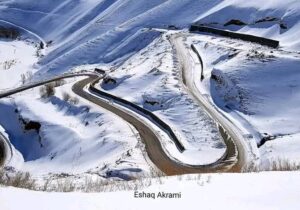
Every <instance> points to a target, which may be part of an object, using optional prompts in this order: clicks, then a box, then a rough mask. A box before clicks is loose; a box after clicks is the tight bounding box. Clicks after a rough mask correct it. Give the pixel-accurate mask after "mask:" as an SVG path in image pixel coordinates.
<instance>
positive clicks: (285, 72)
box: [0, 0, 300, 209]
mask: <svg viewBox="0 0 300 210" xmlns="http://www.w3.org/2000/svg"><path fill="white" fill-rule="evenodd" d="M192 24H197V25H199V26H208V27H214V28H218V29H222V30H230V31H235V32H238V33H243V34H249V35H256V36H260V37H264V38H269V39H274V40H278V41H279V43H280V44H279V47H278V48H270V47H266V46H262V45H260V44H257V43H253V42H247V41H242V40H239V39H232V38H226V37H223V36H220V35H214V34H209V33H202V32H193V33H192V32H190V31H189V28H190V26H191V25H192ZM13 33H16V34H17V38H16V37H13V35H14V34H13ZM299 36H300V1H299V0H286V1H281V0H266V1H264V2H263V3H262V1H259V0H252V1H244V0H151V1H149V0H139V1H136V0H64V1H61V0H43V1H36V0H2V1H0V96H1V94H2V93H6V92H7V91H8V90H11V89H14V88H17V87H20V86H23V85H26V84H34V82H37V81H41V80H45V79H49V78H52V77H54V76H61V75H65V73H76V72H82V70H85V72H90V73H92V74H94V75H93V76H95V72H96V73H97V75H96V76H98V77H99V81H98V82H97V83H95V88H97V89H98V90H100V91H103V92H105V93H106V94H112V95H113V97H108V96H106V98H105V97H103V95H102V96H101V94H99V92H98V93H96V92H93V91H91V90H90V89H89V87H90V85H91V84H92V82H93V81H92V76H84V77H83V76H80V77H78V75H77V76H76V77H75V76H74V77H72V78H68V79H63V80H57V81H55V82H52V83H51V84H49V85H48V86H47V85H42V86H38V87H35V88H31V89H29V90H26V91H22V92H20V93H17V94H14V95H11V96H9V97H4V98H0V132H1V136H0V141H3V139H5V140H7V141H8V142H10V143H11V148H12V151H11V152H12V159H11V160H8V161H7V162H8V163H7V164H6V165H5V166H6V167H5V168H4V169H3V170H4V171H5V172H6V173H7V174H8V176H7V177H9V176H10V175H12V174H17V172H18V171H22V172H30V174H31V175H32V176H33V178H34V179H36V180H38V184H40V185H41V186H43V184H45V183H47V180H50V178H51V179H56V178H57V179H59V180H60V179H64V178H66V179H68V178H74V179H75V180H76V181H75V183H76V184H78V185H82V184H83V183H84V180H85V179H86V178H91V179H100V180H101V181H103V180H105V181H120V180H127V181H128V180H135V179H139V178H141V177H147V178H149V177H153V176H157V175H158V174H161V172H162V171H164V172H165V174H169V175H170V174H172V175H173V174H178V173H180V174H183V173H187V172H188V171H189V170H186V171H185V170H184V169H186V168H188V169H191V171H193V170H198V172H199V171H200V172H201V173H202V172H215V171H217V172H241V171H243V170H247V169H248V168H247V167H249V166H253V167H254V168H252V170H256V169H257V170H258V168H259V169H260V170H270V169H271V168H272V166H274V163H276V161H283V162H284V163H287V164H295V165H299V164H300V152H299V151H300V141H299V140H300V139H299V137H300V127H299V123H298V122H299V120H298V118H299V115H300V106H299V105H300V99H299V97H300V86H299V80H300V72H299V65H300V40H299V38H298V37H299ZM197 53H198V54H197ZM202 67H203V68H202ZM99 72H101V74H100V73H99ZM102 76H103V78H102ZM83 79H86V80H88V79H91V81H90V82H89V83H86V84H85V85H83V86H82V87H81V89H80V88H79V86H80V85H78V84H79V83H80V82H82V81H84V80H83ZM51 85H52V87H50V86H51ZM47 88H50V89H47ZM51 88H52V89H51ZM76 88H79V89H80V91H82V95H81V96H80V94H78V93H77V94H76V93H75V89H76ZM116 98H118V99H119V100H125V101H127V102H128V103H125V104H122V103H118V102H117V100H115V99H116ZM99 101H101V103H100V102H99ZM97 102H98V103H97ZM129 103H134V104H135V105H138V106H139V107H140V108H141V109H138V111H137V110H134V108H132V107H131V106H130V105H128V104H129ZM142 109H143V110H147V111H150V112H151V114H153V116H156V117H157V119H159V120H160V121H162V122H163V123H165V125H167V126H168V127H169V130H168V129H166V126H162V125H161V124H157V120H155V119H153V118H151V119H150V118H149V117H148V116H147V115H146V114H145V112H143V111H140V110H142ZM170 130H171V132H170ZM172 132H173V134H174V135H172ZM174 136H175V137H174ZM174 138H175V139H176V140H177V141H178V142H179V143H178V142H177V141H176V140H174ZM156 140H157V142H155V141H156ZM147 141H149V142H150V146H149V145H148V146H147V143H146V142H147ZM228 142H229V143H228ZM178 144H180V145H181V146H182V147H183V149H182V150H178ZM153 145H155V146H157V147H155V146H153ZM232 145H233V146H232ZM157 148H158V149H157ZM151 150H152V152H153V151H154V153H150V152H149V151H151ZM160 153H162V154H160ZM151 154H152V156H151ZM153 154H154V155H153ZM158 155H161V156H158ZM154 156H155V157H154ZM0 157H2V154H1V155H0ZM156 157H164V158H165V159H164V161H165V160H167V163H170V162H172V164H174V165H175V166H179V168H180V169H182V170H178V171H176V170H175V169H174V168H176V167H171V166H174V165H172V164H171V165H167V164H166V163H165V162H164V161H163V160H162V162H161V165H162V167H164V168H163V169H164V170H163V169H162V168H159V166H158V165H159V164H156V165H155V160H156V159H158V158H156ZM168 161H170V162H168ZM0 162H1V160H0ZM158 162H160V161H158ZM181 167H182V168H181ZM256 167H257V168H256ZM291 168H292V167H291ZM296 168H298V169H299V167H294V169H296ZM173 169H174V171H176V173H175V172H174V171H173ZM276 170H278V169H276ZM285 170H286V168H285ZM191 171H189V172H191ZM250 171H251V170H250ZM193 172H195V171H193ZM0 173H1V171H0ZM211 176H212V177H213V179H216V182H215V183H209V182H210V181H207V183H205V184H204V185H205V186H203V183H202V184H201V183H200V184H199V183H198V185H200V188H201V189H198V188H197V189H195V188H194V186H191V185H190V183H186V182H182V183H180V185H178V186H179V188H178V189H179V190H182V191H184V193H189V196H190V197H189V198H184V199H183V200H180V201H178V204H180V205H178V207H179V206H180V207H182V206H181V204H182V202H183V201H184V202H195V199H198V198H196V197H194V195H195V194H197V195H198V194H199V195H202V194H203V196H205V195H204V194H205V193H204V192H206V191H204V190H202V188H205V190H207V191H208V192H209V193H208V194H209V197H208V198H207V200H204V201H203V202H204V205H205V207H207V208H209V207H210V206H209V204H208V203H212V200H213V199H215V197H216V195H214V196H212V194H213V192H215V191H216V189H220V188H222V189H224V190H223V191H218V193H219V196H220V197H222V195H224V194H226V192H227V191H226V192H225V188H226V189H227V188H230V187H232V186H234V189H235V190H233V191H232V194H230V195H228V198H236V199H237V203H236V206H233V209H241V208H240V207H241V206H242V207H246V204H245V203H248V202H249V201H251V202H252V203H253V202H254V200H256V201H257V200H259V202H257V203H256V204H257V205H256V206H254V205H253V206H250V207H253V208H258V209H266V208H263V207H265V206H264V205H267V204H268V205H270V209H274V208H275V204H272V201H273V200H276V201H278V200H277V199H274V198H273V197H272V198H270V197H266V196H262V197H259V198H258V197H257V196H252V197H251V196H250V197H248V198H246V197H244V196H243V195H244V194H243V193H242V192H245V191H248V190H250V189H249V186H251V185H252V184H255V183H260V184H262V185H261V186H258V185H256V188H255V189H256V190H257V191H259V192H263V193H262V194H264V195H266V194H267V195H269V194H272V193H279V191H280V190H279V188H277V187H276V186H275V185H274V186H273V182H272V180H273V179H274V181H278V183H280V186H281V187H284V189H285V190H286V192H289V193H287V194H283V193H282V192H280V193H281V194H278V198H280V197H281V196H283V197H284V198H288V197H289V196H290V198H291V199H290V200H291V206H290V207H291V208H290V209H296V208H295V206H297V203H296V199H295V197H296V195H297V193H298V191H297V190H296V189H297V188H296V187H297V186H298V185H299V181H296V180H297V178H298V176H299V174H298V173H297V172H285V173H281V172H279V173H277V172H271V173H260V174H239V175H234V174H226V175H219V174H216V175H207V176H205V177H206V178H207V179H210V178H208V177H211ZM289 177H291V179H292V180H293V181H294V183H295V186H289V185H288V178H289ZM0 178H1V177H0ZM235 178H236V180H235ZM228 180H229V181H230V183H231V185H230V186H228V185H225V183H227V181H228ZM246 180H250V181H249V183H248V185H249V186H246V184H245V182H246ZM180 181H182V180H180ZM178 182H179V180H177V181H176V180H175V178H174V177H173V178H171V181H168V182H167V183H166V186H157V185H155V186H153V189H154V188H155V187H156V188H157V187H158V188H159V189H160V187H161V188H162V189H165V188H164V187H166V188H167V187H169V189H170V190H175V191H176V190H177V188H176V187H174V188H173V187H172V186H177V183H178ZM0 184H1V183H0ZM206 184H207V186H206ZM185 185H186V186H188V188H189V190H190V191H189V192H187V191H185V190H184V189H183V188H181V186H185ZM170 186H171V187H170ZM151 189H152V188H150V190H151ZM153 189H152V190H153ZM6 192H7V194H6ZM191 192H195V193H194V194H191ZM255 192H256V191H255V190H253V191H251V190H250V191H249V193H250V194H251V195H254V193H255ZM130 193H131V194H132V192H130ZM0 194H1V196H0V209H2V206H4V207H3V208H4V209H6V208H8V209H10V207H11V208H12V209H17V208H18V205H17V204H13V201H12V199H11V198H12V197H14V196H15V195H16V196H22V197H23V195H25V194H26V195H28V199H29V200H31V199H32V198H33V197H35V196H38V197H39V198H41V199H42V200H43V199H44V200H45V202H49V200H48V197H47V196H49V195H48V194H46V193H45V194H43V193H32V192H28V191H25V190H18V189H14V188H5V187H1V189H0ZM128 194H129V192H121V193H116V194H114V195H116V196H117V197H118V196H119V197H122V199H123V198H124V197H126V196H128ZM298 194H299V193H298ZM4 195H5V196H4ZM111 195H112V194H105V195H101V196H100V197H99V198H101V199H102V200H106V201H107V202H106V201H105V202H106V203H104V204H103V205H102V204H99V202H100V201H99V200H101V199H99V200H98V194H93V195H91V197H89V196H90V195H82V194H80V193H72V194H70V197H68V199H70V198H74V199H78V204H79V205H84V203H86V200H88V201H90V202H91V204H90V205H91V209H93V208H96V207H97V208H98V207H99V206H100V207H101V208H102V207H103V206H104V207H108V206H109V205H110V203H111V198H112V196H111ZM51 196H53V198H56V199H59V200H63V199H64V198H65V197H64V196H65V195H62V196H61V195H58V194H52V195H51ZM123 196H124V197H123ZM219 196H218V197H219ZM24 197H25V196H24ZM46 197H47V198H46ZM119 197H118V198H119ZM51 198H52V197H51ZM226 198H227V197H226V196H225V197H222V200H221V202H220V203H215V205H214V206H212V209H217V208H218V207H220V206H222V207H223V206H224V205H225V203H226ZM1 199H2V200H1ZM122 199H121V200H122ZM251 199H252V200H251ZM2 201H3V202H2ZM264 201H265V202H264ZM119 204H122V202H120V203H116V207H117V205H119ZM276 204H278V205H279V206H280V207H283V206H284V204H283V202H282V203H281V202H279V201H278V202H277V203H276ZM1 205H2V206H1ZM55 205H56V204H55ZM64 205H65V207H66V208H73V206H72V207H71V206H70V203H63V205H62V206H64ZM166 205H167V204H166ZM173 205H177V203H176V202H175V203H173ZM219 205H220V206H219ZM62 206H61V207H62ZM109 207H111V208H113V207H112V206H109ZM152 207H154V206H153V205H152V204H150V205H149V206H147V208H152ZM250 207H249V206H248V208H250ZM28 208H29V205H28ZM53 208H54V207H53ZM55 208H56V206H55ZM253 208H252V209H253ZM79 209H80V207H79ZM108 209H109V208H108ZM128 209H129V207H128Z"/></svg>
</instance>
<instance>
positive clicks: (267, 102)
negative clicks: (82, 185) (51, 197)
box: [0, 0, 300, 163]
mask: <svg viewBox="0 0 300 210" xmlns="http://www.w3.org/2000/svg"><path fill="white" fill-rule="evenodd" d="M261 4H262V3H261V1H258V0H255V1H248V2H245V1H242V0H224V1H222V0H152V1H148V0H139V1H135V0H66V1H60V0H53V1H35V0H5V1H1V2H0V25H5V26H13V27H17V28H18V27H20V28H21V29H22V30H21V32H22V39H25V38H26V37H30V39H28V40H30V41H31V40H33V41H34V42H35V43H34V44H37V45H38V44H39V42H40V41H45V42H47V43H48V44H49V46H48V47H47V48H46V49H45V50H43V51H42V52H40V53H41V55H39V57H38V58H35V57H32V56H31V58H30V59H27V58H26V62H25V61H24V62H23V63H22V65H21V64H20V65H17V64H18V63H17V64H16V66H15V68H14V69H13V71H4V70H3V71H2V70H1V69H0V71H1V72H0V73H1V79H0V81H1V82H2V81H5V82H6V83H5V86H4V85H3V86H1V87H0V88H7V87H13V86H14V85H16V84H20V80H19V79H18V78H20V75H21V73H24V72H26V71H27V70H25V68H22V70H19V68H21V67H26V69H28V70H30V69H31V72H32V73H34V79H36V80H38V79H41V78H43V77H50V76H53V75H56V74H62V73H64V72H66V71H70V70H72V69H75V68H76V69H78V68H85V67H86V64H95V65H99V66H101V67H102V66H105V67H106V69H107V70H111V76H112V77H114V78H115V79H116V80H117V85H116V86H113V87H103V88H106V89H107V91H109V92H112V93H114V94H116V95H119V96H121V97H124V98H126V99H128V100H131V101H133V102H135V103H137V104H139V105H141V106H143V107H145V108H147V109H150V110H152V111H153V112H155V113H156V114H157V115H158V116H160V117H161V118H162V119H164V120H165V121H166V122H168V123H169V124H170V125H172V127H174V130H175V131H176V133H177V134H178V136H179V137H180V138H181V139H182V141H183V142H184V144H185V145H186V146H187V148H188V149H190V151H192V155H190V156H187V157H189V158H188V159H191V158H190V157H197V158H196V160H197V163H208V162H212V161H213V160H215V159H216V158H217V157H219V156H220V155H221V154H223V152H224V145H223V144H222V142H221V139H220V136H219V135H218V133H217V129H216V126H215V124H214V123H213V122H212V121H211V120H210V119H209V118H208V116H207V115H206V114H205V113H204V112H203V110H202V109H201V108H199V107H198V106H197V104H195V103H194V102H193V101H192V99H191V97H190V96H188V95H187V94H186V93H185V92H184V90H183V88H182V86H181V82H180V69H179V68H177V67H178V66H177V63H176V62H177V60H176V57H175V56H174V57H173V55H172V54H173V51H172V47H171V46H170V43H169V42H168V38H167V36H166V33H165V31H164V30H159V29H157V28H160V29H161V28H163V29H168V28H176V27H177V28H181V29H187V28H188V27H189V26H190V24H192V23H193V22H196V21H198V22H199V23H203V24H209V25H212V26H215V27H221V28H225V29H231V30H237V31H239V32H242V33H251V34H255V35H260V36H264V37H268V38H274V39H278V40H279V41H280V42H281V47H282V48H281V49H279V51H278V52H277V53H279V54H278V55H276V56H277V57H278V59H275V61H274V59H268V58H266V59H267V62H263V61H260V60H259V59H258V60H259V61H258V62H257V61H256V60H255V59H254V60H253V59H252V60H251V61H249V60H247V59H246V60H245V57H243V56H241V55H247V53H244V54H243V53H241V54H239V55H237V56H236V55H234V52H231V50H228V51H227V49H226V50H225V53H224V52H222V53H220V51H223V50H224V48H223V47H222V41H224V40H223V39H222V38H220V37H217V38H216V37H211V40H208V42H214V41H215V42H220V43H217V44H216V47H215V49H210V46H211V45H210V44H209V45H208V47H205V46H206V44H205V43H204V44H203V45H200V46H199V47H200V48H201V49H202V48H204V49H205V48H206V50H204V51H203V52H204V53H205V55H206V56H207V57H208V58H207V59H206V61H207V62H206V65H210V66H211V69H208V71H207V75H209V76H210V73H211V70H212V68H215V69H214V72H216V73H219V74H222V75H224V76H225V77H229V78H230V77H231V78H233V80H234V79H236V78H238V80H235V81H230V80H231V78H230V80H227V81H229V84H230V85H235V84H238V85H239V86H240V87H243V88H244V89H246V90H247V91H246V93H251V94H248V95H247V96H248V97H250V98H251V100H252V99H253V100H252V101H251V100H248V101H247V103H243V102H245V101H243V100H241V101H233V102H232V103H228V105H229V106H231V107H233V108H234V109H235V110H236V111H239V112H242V114H244V115H245V116H243V119H244V120H246V121H247V123H249V124H250V125H251V126H249V127H251V128H252V130H255V131H257V132H258V133H260V134H263V133H265V132H266V133H268V134H272V135H278V134H291V135H294V134H295V139H296V137H297V135H298V134H297V133H298V131H299V128H298V127H297V124H296V123H295V122H296V117H295V116H297V115H298V113H299V111H298V108H297V107H298V104H299V103H298V102H299V101H298V99H297V96H298V88H297V84H296V81H297V80H296V79H297V78H298V77H299V75H298V71H297V66H298V58H297V57H295V56H294V57H291V56H288V54H292V52H290V51H292V50H293V51H296V50H299V49H300V44H299V43H300V41H299V39H297V36H299V33H300V32H299V31H300V29H299V27H300V20H299V19H300V18H299V14H300V13H299V11H300V3H299V1H297V0H287V1H285V2H282V1H279V0H267V1H265V2H264V4H263V5H261ZM1 20H3V21H1ZM231 20H238V21H239V22H243V23H242V24H238V25H232V24H229V22H230V21H231ZM238 21H233V22H235V24H236V22H238ZM224 25H225V26H224ZM28 34H31V36H27V35H28ZM196 36H197V38H196V40H202V39H203V38H204V39H205V36H200V35H196ZM32 37H34V38H32ZM209 39H210V38H209ZM202 41H203V40H202ZM227 41H228V39H225V42H227ZM204 42H207V40H204ZM14 43H15V45H17V44H18V45H19V44H20V43H19V41H18V42H7V40H4V41H3V42H2V40H1V42H0V44H1V45H0V46H1V50H2V49H6V48H7V49H8V50H9V51H10V52H11V50H13V49H14V47H13V45H14ZM234 43H237V45H238V46H237V47H240V46H243V45H244V43H243V42H238V41H237V42H230V41H229V42H228V43H227V45H229V48H230V45H231V44H234ZM34 44H33V45H34ZM20 45H21V44H20ZM33 45H28V46H27V45H26V46H21V47H18V49H19V50H21V51H23V50H24V53H26V54H27V55H28V54H32V52H34V49H33V48H32V46H33ZM219 45H221V46H219ZM4 47H5V48H4ZM227 47H228V46H227ZM245 47H249V49H252V44H249V45H246V44H245ZM201 49H200V50H201ZM249 49H246V51H249ZM210 50H211V51H210ZM261 50H262V51H267V52H268V56H269V54H271V52H270V50H269V49H266V48H261ZM216 51H217V52H216ZM1 52H2V51H1ZM16 53H17V52H16ZM218 53H219V54H218ZM294 53H295V54H297V52H294ZM0 55H1V56H0V57H1V58H0V59H2V60H0V61H1V62H2V63H3V62H5V61H9V60H10V59H11V60H12V59H13V58H10V57H3V56H2V54H0ZM227 55H230V57H231V56H236V57H235V58H234V59H235V60H232V61H229V62H226V63H225V62H224V58H225V60H226V58H227V57H228V56H227ZM18 56H19V54H16V57H18ZM253 56H254V57H255V56H257V55H256V53H255V52H254V51H251V50H250V52H249V56H248V57H250V58H251V57H253ZM209 59H212V60H211V62H210V61H209ZM239 59H241V60H243V66H242V67H245V69H243V68H239V67H241V66H240V62H239ZM268 64H270V65H268ZM78 66H80V67H78ZM257 67H259V68H260V69H262V71H255V70H257ZM0 68H1V66H0ZM287 68H288V73H287V74H285V72H284V73H283V71H282V70H283V69H287ZM273 69H275V71H276V73H274V71H273ZM271 71H272V73H270V72H271ZM2 72H3V73H2ZM273 73H274V74H273ZM266 75H267V76H268V77H269V76H270V75H271V78H270V79H269V80H268V83H267V84H266V82H265V81H264V79H261V77H263V76H264V77H266ZM286 75H287V77H284V76H286ZM2 76H3V77H2ZM9 77H13V80H11V81H10V80H8V79H9ZM283 77H284V79H282V78H283ZM257 78H258V79H257ZM278 79H282V80H284V83H282V84H278V83H277V82H276V81H277V80H278ZM294 79H295V80H294ZM207 81H209V80H207ZM235 82H236V83H235ZM265 86H268V89H266V88H265ZM208 87H210V86H208ZM273 88H274V90H276V92H274V91H272V90H273ZM208 90H209V91H208V93H209V94H211V95H213V94H215V93H216V92H218V93H220V94H221V97H220V96H219V95H217V94H215V95H213V98H214V99H215V100H214V102H216V104H217V105H220V104H218V103H217V102H218V99H219V101H221V105H222V103H223V102H224V100H223V99H222V98H224V97H222V93H224V92H222V91H224V89H223V90H221V91H215V90H214V89H213V88H212V89H210V88H209V89H208ZM230 91H232V92H231V94H233V95H234V94H238V91H237V90H236V89H234V88H233V89H231V90H230ZM289 91H293V92H292V93H291V92H289ZM223 96H224V95H223ZM282 96H287V97H288V98H287V99H286V100H285V101H283V100H280V98H281V97H282ZM228 99H229V101H230V100H231V99H233V100H236V99H238V97H229V98H228ZM37 101H38V100H37ZM261 101H263V102H262V103H261ZM286 101H288V105H289V106H285V105H286V104H285V102H286ZM16 102H20V100H19V99H18V98H16ZM35 102H36V101H35ZM35 102H34V103H35ZM248 102H249V103H251V104H248ZM3 103H4V102H3ZM5 103H6V104H7V103H8V102H5ZM14 103H15V102H14ZM37 103H40V102H39V101H38V102H37ZM274 104H278V107H280V109H276V108H273V109H268V107H274ZM11 105H12V104H10V106H11ZM226 105H227V104H226ZM19 106H22V107H27V108H28V110H29V112H28V113H31V114H28V116H29V115H30V118H32V117H33V116H34V115H32V112H33V110H31V109H32V108H33V104H24V103H19ZM41 106H42V105H41ZM47 106H48V105H47ZM240 106H242V108H246V109H244V110H246V111H243V110H241V109H239V108H240ZM289 107H290V108H291V109H289ZM48 108H49V109H51V110H52V111H53V109H52V108H53V107H52V108H50V107H47V108H46V109H48ZM259 110H261V111H259ZM262 110H263V112H262ZM270 110H272V112H271V111H270ZM274 112H275V114H276V115H275V117H274V115H273V114H274ZM253 113H255V114H256V115H255V116H257V117H256V118H255V117H253V116H254V115H251V114H253ZM56 114H57V113H56ZM259 114H260V115H259ZM58 115H59V116H61V115H63V114H62V113H58ZM64 117H65V116H64ZM33 118H34V117H33ZM72 118H74V119H72V120H75V121H76V120H78V119H77V118H78V116H75V117H74V116H72ZM79 118H80V117H79ZM43 120H44V118H43V117H42V121H43ZM106 120H107V122H111V120H110V119H105V121H106ZM266 120H269V121H270V122H271V123H272V124H271V125H270V126H265V125H264V122H265V121H266ZM3 123H5V122H3ZM276 123H277V124H276ZM275 124H276V125H275ZM7 129H9V128H7ZM60 129H62V128H60ZM63 129H65V130H69V129H70V127H68V128H63ZM116 129H117V128H116ZM82 131H83V129H82ZM66 132H67V131H66ZM84 132H86V131H84ZM99 132H100V131H99ZM112 132H113V131H112ZM124 132H128V128H127V129H125V131H124ZM88 139H89V140H91V139H90V138H88ZM124 141H125V140H124ZM126 141H128V142H130V141H131V138H128V139H127V140H126ZM128 142H127V143H125V144H129V143H128ZM295 144H296V143H295ZM120 145H121V144H120ZM120 145H118V146H117V147H118V148H119V146H120ZM130 145H131V146H132V144H130ZM77 146H78V148H79V147H80V146H79V145H77ZM78 148H77V149H78ZM95 148H97V147H95ZM95 148H94V149H95ZM100 150H101V148H100ZM74 151H75V150H74ZM72 152H73V151H72ZM198 152H199V153H198ZM196 153H197V155H199V156H193V155H195V154H196ZM211 154H213V155H211ZM204 157H205V158H204ZM297 158H298V156H297V157H296V159H297Z"/></svg>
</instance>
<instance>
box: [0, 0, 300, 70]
mask: <svg viewBox="0 0 300 210" xmlns="http://www.w3.org/2000/svg"><path fill="white" fill-rule="evenodd" d="M268 2H269V3H266V4H264V6H261V5H260V1H251V2H247V3H246V4H245V2H244V1H241V0H239V1H238V0H234V1H233V0H227V1H221V0H213V1H208V0H196V1H195V0H171V1H165V0H154V1H133V0H85V1H83V0H81V1H76V2H75V1H72V0H69V1H58V0H57V1H51V2H50V1H43V2H36V1H34V0H18V1H14V0H11V1H4V2H3V1H2V2H0V5H1V6H0V11H1V12H0V19H3V20H6V21H9V22H12V23H14V24H16V25H20V26H22V27H24V28H27V29H29V30H30V31H33V32H35V33H37V34H39V35H40V36H41V37H43V38H44V39H45V40H46V41H53V45H52V46H51V47H50V48H49V49H48V55H47V56H45V57H44V58H43V59H42V60H41V61H40V62H39V63H40V67H39V68H41V71H42V72H49V73H52V74H58V73H61V72H63V71H67V70H69V68H70V67H71V66H75V65H80V64H82V63H99V62H111V61H113V60H114V59H116V58H120V57H121V56H123V55H124V53H122V51H123V52H124V49H123V50H122V51H121V52H119V50H116V49H118V47H120V44H121V43H122V45H123V48H125V49H126V50H125V51H127V52H126V53H130V52H134V51H137V50H139V49H141V48H143V47H144V46H146V45H147V44H148V43H149V42H151V40H153V38H151V37H153V36H152V35H151V34H152V33H151V31H150V32H149V31H147V30H146V31H141V29H142V28H153V27H158V28H167V27H168V26H171V25H175V26H177V27H181V28H183V27H188V26H189V25H190V24H191V23H192V22H194V21H197V20H199V21H200V22H203V23H212V22H217V23H219V24H225V23H226V22H227V21H229V20H231V19H240V20H241V21H243V22H245V23H249V24H250V23H251V24H250V25H245V26H241V27H238V28H237V29H238V30H240V31H242V32H247V33H248V32H249V33H253V34H258V35H262V36H266V37H271V38H277V39H279V40H280V41H282V43H283V46H289V47H291V48H293V49H298V48H299V44H298V41H297V40H295V39H294V40H291V39H292V38H294V37H297V33H298V31H299V30H298V27H299V24H298V22H299V16H298V14H299V12H297V11H299V8H300V6H299V3H298V2H297V1H294V0H289V1H286V2H285V3H281V1H278V0H272V1H271V0H269V1H268ZM267 17H271V18H275V20H274V21H265V22H260V23H259V24H252V23H253V22H255V21H259V20H262V19H264V18H267ZM280 23H283V24H285V25H286V26H287V29H280ZM229 28H230V26H229ZM231 28H232V27H231ZM149 33H150V35H149ZM149 36H150V37H149ZM132 37H136V38H132ZM144 39H146V40H148V41H141V40H144ZM136 42H139V43H140V44H139V45H137V44H136ZM125 43H128V44H127V46H126V44H125ZM134 43H135V44H134ZM129 45H130V46H131V47H128V46H129ZM135 45H137V46H135ZM108 54H109V55H108Z"/></svg>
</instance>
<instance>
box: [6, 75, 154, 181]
mask: <svg viewBox="0 0 300 210" xmlns="http://www.w3.org/2000/svg"><path fill="white" fill-rule="evenodd" d="M65 82H67V83H66V84H64V85H63V86H60V87H57V88H56V93H55V95H54V96H51V97H50V98H49V99H41V98H40V94H39V88H35V89H33V90H29V91H25V92H24V93H20V94H19V95H17V96H15V97H14V98H13V99H2V100H1V101H0V124H1V126H2V127H3V128H4V130H5V132H6V134H7V136H8V137H9V139H10V140H11V143H12V146H13V148H14V155H13V159H12V160H11V161H10V163H9V164H8V165H7V166H9V167H14V168H15V169H16V170H21V171H28V172H30V173H31V174H32V175H33V176H35V177H37V176H38V177H39V176H43V177H45V178H49V177H51V174H54V175H55V174H62V173H63V174H69V175H80V176H79V177H81V176H82V175H84V176H93V175H95V174H96V175H97V176H101V177H106V178H110V177H115V178H117V179H118V178H120V179H132V178H133V177H136V176H142V175H143V174H144V175H145V174H147V173H149V172H150V168H149V165H148V163H147V162H146V160H145V158H144V154H143V153H142V151H143V145H141V143H140V141H139V135H138V133H137V131H136V130H135V129H134V128H133V127H132V126H131V125H129V124H128V123H127V122H125V121H123V120H122V119H121V118H118V117H117V116H115V115H114V114H112V113H109V112H107V111H106V110H104V109H101V108H99V107H97V106H95V105H92V104H91V103H89V102H87V101H85V100H84V99H78V98H77V101H76V100H74V99H75V98H76V97H77V96H76V95H75V94H74V93H72V92H71V91H70V89H71V87H72V85H73V84H74V79H68V80H65ZM65 94H69V100H67V99H66V96H65ZM72 100H74V102H72Z"/></svg>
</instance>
